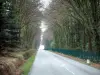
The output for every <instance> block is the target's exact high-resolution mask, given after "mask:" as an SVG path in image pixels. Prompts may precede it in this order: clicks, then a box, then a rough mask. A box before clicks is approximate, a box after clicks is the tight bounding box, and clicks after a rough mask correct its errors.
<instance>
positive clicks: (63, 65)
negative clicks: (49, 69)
mask: <svg viewBox="0 0 100 75" xmlns="http://www.w3.org/2000/svg"><path fill="white" fill-rule="evenodd" d="M65 66H66V65H65V64H62V65H61V67H64V68H65V69H66V70H67V71H69V72H70V73H72V74H73V75H75V73H73V72H72V71H70V70H69V69H68V68H66V67H65Z"/></svg>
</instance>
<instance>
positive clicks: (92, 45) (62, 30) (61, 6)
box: [47, 0, 100, 52]
mask: <svg viewBox="0 0 100 75" xmlns="http://www.w3.org/2000/svg"><path fill="white" fill-rule="evenodd" d="M51 7H52V9H50V10H48V11H49V12H50V13H47V14H49V15H50V16H52V17H51V18H49V19H51V20H52V21H51V22H52V25H51V29H52V30H53V34H54V39H53V41H52V44H51V45H52V47H53V48H65V49H81V50H89V51H95V52H100V0H59V1H57V2H56V3H54V4H52V5H51ZM51 13H52V14H51Z"/></svg>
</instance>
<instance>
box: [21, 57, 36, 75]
mask: <svg viewBox="0 0 100 75" xmlns="http://www.w3.org/2000/svg"><path fill="white" fill-rule="evenodd" d="M34 59H35V56H32V57H30V58H29V59H28V60H27V61H26V63H25V64H24V65H23V66H22V67H21V70H22V71H23V75H28V73H29V71H30V68H31V67H32V64H33V61H34Z"/></svg>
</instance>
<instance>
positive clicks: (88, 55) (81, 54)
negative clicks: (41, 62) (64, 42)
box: [46, 48, 100, 62]
mask: <svg viewBox="0 0 100 75" xmlns="http://www.w3.org/2000/svg"><path fill="white" fill-rule="evenodd" d="M46 50H51V51H54V52H59V53H63V54H66V55H71V56H75V57H78V58H81V59H90V60H91V61H93V62H100V55H99V54H98V53H96V52H89V51H82V50H67V49H53V48H48V49H46Z"/></svg>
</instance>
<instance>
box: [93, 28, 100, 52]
mask: <svg viewBox="0 0 100 75" xmlns="http://www.w3.org/2000/svg"><path fill="white" fill-rule="evenodd" d="M94 32H95V45H96V50H97V52H99V54H100V36H99V34H98V32H97V30H96V29H94Z"/></svg>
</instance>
